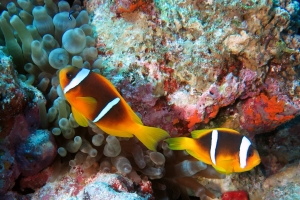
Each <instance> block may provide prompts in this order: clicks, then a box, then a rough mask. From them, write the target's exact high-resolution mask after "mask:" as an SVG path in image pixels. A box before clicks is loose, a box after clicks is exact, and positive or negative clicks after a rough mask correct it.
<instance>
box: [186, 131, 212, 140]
mask: <svg viewBox="0 0 300 200" xmlns="http://www.w3.org/2000/svg"><path fill="white" fill-rule="evenodd" d="M211 131H213V129H202V130H195V131H192V132H191V135H192V138H194V139H197V138H200V137H201V136H202V135H204V134H207V133H209V132H211Z"/></svg>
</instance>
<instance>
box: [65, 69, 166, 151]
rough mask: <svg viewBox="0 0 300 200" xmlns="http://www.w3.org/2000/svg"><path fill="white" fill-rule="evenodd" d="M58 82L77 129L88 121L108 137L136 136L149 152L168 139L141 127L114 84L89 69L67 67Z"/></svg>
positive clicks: (160, 132)
mask: <svg viewBox="0 0 300 200" xmlns="http://www.w3.org/2000/svg"><path fill="white" fill-rule="evenodd" d="M59 80H60V85H61V87H62V89H63V92H64V95H65V98H66V99H67V101H68V102H69V104H70V105H71V108H72V113H73V116H74V118H75V120H76V121H77V123H78V124H79V125H81V126H85V127H86V126H88V120H90V121H92V122H94V123H95V124H96V125H97V126H98V127H99V128H100V129H102V130H103V131H104V132H106V133H108V134H110V135H114V136H118V137H133V136H136V137H137V138H138V139H139V140H140V141H141V142H142V143H143V144H144V145H145V146H146V147H147V148H148V149H150V150H152V151H156V145H157V142H158V141H160V140H163V139H165V138H166V137H169V134H168V133H167V132H166V131H164V130H162V129H160V128H154V127H148V126H144V125H143V123H142V121H141V119H140V118H139V117H138V116H137V115H136V114H135V113H134V112H133V110H132V109H131V108H130V106H129V105H128V104H127V103H126V101H125V100H124V99H123V98H122V96H121V95H120V94H119V92H118V91H117V89H116V88H115V87H114V86H113V84H112V83H111V82H110V81H108V80H107V79H106V78H104V77H103V76H101V75H99V74H97V73H94V72H92V71H91V70H89V69H85V68H81V69H79V68H76V67H72V66H69V67H66V68H63V69H62V70H61V71H60V73H59Z"/></svg>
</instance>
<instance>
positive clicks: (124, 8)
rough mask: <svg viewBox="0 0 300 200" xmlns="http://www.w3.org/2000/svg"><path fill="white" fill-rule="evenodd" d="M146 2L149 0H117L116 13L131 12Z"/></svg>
mask: <svg viewBox="0 0 300 200" xmlns="http://www.w3.org/2000/svg"><path fill="white" fill-rule="evenodd" d="M146 3H149V0H117V1H116V5H115V6H116V13H125V12H133V11H135V10H136V9H137V8H138V7H140V6H142V5H144V4H146Z"/></svg>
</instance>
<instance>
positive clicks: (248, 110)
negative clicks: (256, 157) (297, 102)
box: [240, 93, 295, 134]
mask: <svg viewBox="0 0 300 200" xmlns="http://www.w3.org/2000/svg"><path fill="white" fill-rule="evenodd" d="M285 106H286V103H285V101H283V100H278V99H277V97H276V96H273V97H267V96H266V95H265V94H263V93H261V94H260V95H259V96H257V97H253V98H249V99H247V100H246V101H245V102H244V103H243V104H242V117H241V119H240V122H241V126H242V127H243V128H244V129H246V130H247V131H248V132H251V133H252V134H255V133H261V132H268V131H271V130H273V129H275V128H276V127H277V126H279V125H280V124H283V123H284V122H286V121H288V120H290V119H293V118H294V117H295V115H293V114H292V113H290V112H287V109H285Z"/></svg>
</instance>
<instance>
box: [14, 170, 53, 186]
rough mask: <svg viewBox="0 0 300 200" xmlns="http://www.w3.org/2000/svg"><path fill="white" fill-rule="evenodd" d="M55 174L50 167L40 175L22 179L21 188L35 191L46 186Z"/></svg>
mask: <svg viewBox="0 0 300 200" xmlns="http://www.w3.org/2000/svg"><path fill="white" fill-rule="evenodd" d="M52 173H53V168H52V167H48V168H46V169H45V170H43V171H41V172H39V173H38V174H35V175H32V176H28V177H25V178H22V179H21V181H20V186H21V188H23V189H25V188H31V189H33V190H35V189H38V188H40V187H42V186H44V185H45V184H46V182H47V180H48V179H49V177H50V176H51V175H52Z"/></svg>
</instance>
